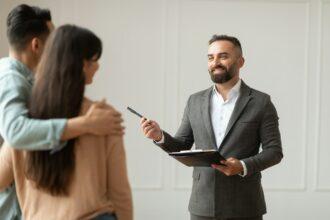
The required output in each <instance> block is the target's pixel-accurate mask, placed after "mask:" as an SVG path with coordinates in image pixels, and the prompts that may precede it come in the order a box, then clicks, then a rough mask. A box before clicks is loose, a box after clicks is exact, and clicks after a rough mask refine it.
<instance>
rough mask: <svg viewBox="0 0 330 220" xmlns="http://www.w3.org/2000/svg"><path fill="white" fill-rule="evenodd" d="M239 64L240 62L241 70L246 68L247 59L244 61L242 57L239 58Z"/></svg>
mask: <svg viewBox="0 0 330 220" xmlns="http://www.w3.org/2000/svg"><path fill="white" fill-rule="evenodd" d="M238 62H239V63H238V64H239V68H242V67H243V66H244V63H245V59H244V57H242V56H241V57H240V58H239V61H238Z"/></svg>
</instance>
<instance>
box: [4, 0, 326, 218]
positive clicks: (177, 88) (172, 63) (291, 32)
mask: <svg viewBox="0 0 330 220" xmlns="http://www.w3.org/2000/svg"><path fill="white" fill-rule="evenodd" d="M22 2H26V3H29V4H33V5H37V6H40V7H47V8H49V9H51V11H52V15H53V20H54V22H55V24H56V25H61V24H64V23H74V24H78V25H82V26H85V27H88V28H90V29H92V30H93V31H95V33H96V34H98V35H99V36H100V37H101V38H102V40H103V43H104V54H103V56H102V59H101V69H100V71H99V72H98V75H97V77H96V79H95V83H94V84H93V85H92V86H90V88H89V89H88V95H89V96H90V97H92V98H95V99H100V98H102V97H106V98H107V99H108V101H109V102H111V103H112V104H113V105H114V106H115V107H116V108H118V109H119V110H120V111H122V112H123V114H124V118H125V125H126V136H125V140H126V149H127V154H128V167H129V175H130V180H131V183H132V186H133V194H134V206H135V216H136V219H137V220H142V219H144V220H154V219H157V220H165V219H166V220H167V219H173V220H183V219H189V217H188V216H189V214H188V211H187V205H188V199H189V194H190V187H191V169H190V168H187V167H184V166H182V165H181V164H177V163H176V162H175V161H173V160H171V158H169V157H168V156H167V155H166V154H164V153H163V152H162V151H161V150H159V149H158V148H156V147H155V146H154V145H153V144H152V143H151V142H150V141H148V140H146V139H145V138H144V137H143V136H142V132H140V130H139V120H138V118H136V117H135V116H134V115H131V114H130V113H127V111H126V110H125V108H126V106H128V105H129V106H132V107H133V108H136V110H138V111H140V112H141V113H143V114H145V116H147V117H149V118H153V119H156V120H158V121H159V122H160V124H161V125H162V127H163V128H164V129H165V130H168V131H170V133H172V134H174V133H175V131H176V129H177V127H178V125H179V123H180V120H181V116H182V112H183V108H184V105H185V102H186V100H187V98H188V96H189V94H191V93H193V92H196V91H199V90H202V89H204V88H207V87H209V86H210V85H211V82H210V79H209V76H208V72H207V66H206V63H207V59H206V51H207V41H208V40H209V38H210V37H211V35H212V34H214V33H219V34H223V33H225V34H230V35H234V36H237V37H238V38H239V39H240V41H241V43H242V46H243V51H244V54H245V58H246V65H245V67H244V68H243V70H242V78H243V79H244V80H245V81H246V82H247V83H248V84H249V85H250V86H252V87H254V88H257V89H259V90H261V91H265V92H267V93H269V94H270V95H271V96H272V100H273V102H274V103H275V105H276V107H277V110H278V113H279V116H280V129H281V132H282V140H283V149H284V154H285V157H284V160H283V161H282V163H281V164H280V165H278V166H276V167H273V168H271V169H269V170H266V171H265V172H263V174H264V175H263V176H264V177H263V184H264V187H265V194H266V200H267V204H268V212H269V214H267V215H266V216H265V219H266V220H277V219H300V220H307V219H311V218H314V219H321V220H322V219H329V218H330V210H329V208H328V204H329V203H330V175H328V173H329V168H330V162H329V161H330V160H329V156H330V148H329V147H328V144H327V143H328V139H327V137H328V135H329V134H330V118H329V116H328V114H329V113H330V101H329V98H328V97H327V95H328V94H329V93H330V89H329V88H330V87H329V86H328V84H329V83H330V63H329V60H330V1H329V0H309V1H308V0H269V1H261V0H250V1H246V0H231V1H230V0H94V1H93V3H92V1H87V0H72V1H65V0H60V1H50V0H48V1H46V0H45V1H41V0H34V1H32V0H30V1H16V0H15V1H10V0H1V3H0V12H1V15H0V22H1V23H0V28H1V32H0V55H1V56H4V55H6V53H7V46H6V36H5V18H6V16H7V14H8V12H9V11H10V9H11V8H12V7H14V6H15V5H17V4H19V3H22Z"/></svg>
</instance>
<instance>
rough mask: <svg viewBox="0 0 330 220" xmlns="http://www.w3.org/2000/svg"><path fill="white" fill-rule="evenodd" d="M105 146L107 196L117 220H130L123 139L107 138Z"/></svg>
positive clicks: (116, 137) (130, 209) (131, 214)
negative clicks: (112, 205)
mask: <svg viewBox="0 0 330 220" xmlns="http://www.w3.org/2000/svg"><path fill="white" fill-rule="evenodd" d="M107 145H108V146H107V161H108V162H107V165H108V168H107V170H108V171H107V173H108V180H107V183H108V184H107V188H108V196H109V198H110V200H111V201H112V202H113V204H114V207H115V213H116V215H117V217H118V220H132V219H133V205H132V193H131V187H130V184H129V180H128V175H127V167H126V155H125V149H124V143H123V138H122V137H119V136H108V138H107Z"/></svg>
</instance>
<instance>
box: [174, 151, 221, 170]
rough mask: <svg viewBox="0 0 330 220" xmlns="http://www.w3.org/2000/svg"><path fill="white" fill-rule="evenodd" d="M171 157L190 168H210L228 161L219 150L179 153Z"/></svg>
mask: <svg viewBox="0 0 330 220" xmlns="http://www.w3.org/2000/svg"><path fill="white" fill-rule="evenodd" d="M169 155H170V156H171V157H173V158H174V159H176V160H178V161H180V162H181V163H183V164H185V165H186V166H188V167H210V166H211V164H220V161H221V160H226V159H225V158H224V157H223V156H222V155H221V154H220V153H219V151H217V150H195V151H179V152H171V153H169Z"/></svg>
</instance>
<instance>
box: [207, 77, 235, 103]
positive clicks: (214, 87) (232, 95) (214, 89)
mask: <svg viewBox="0 0 330 220" xmlns="http://www.w3.org/2000/svg"><path fill="white" fill-rule="evenodd" d="M241 84H242V80H241V79H239V80H238V81H237V83H236V84H235V85H234V86H233V87H232V88H231V89H230V91H229V93H228V100H231V99H232V98H235V97H238V95H239V93H240V90H241ZM213 93H214V94H216V95H217V96H218V97H221V99H222V100H223V98H222V96H221V94H220V93H219V92H218V90H217V88H216V86H215V85H214V86H213Z"/></svg>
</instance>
